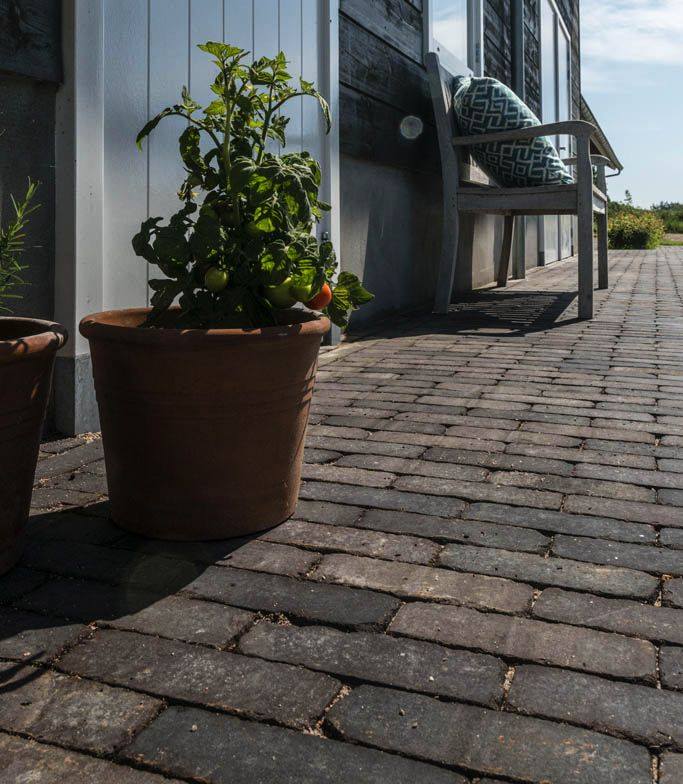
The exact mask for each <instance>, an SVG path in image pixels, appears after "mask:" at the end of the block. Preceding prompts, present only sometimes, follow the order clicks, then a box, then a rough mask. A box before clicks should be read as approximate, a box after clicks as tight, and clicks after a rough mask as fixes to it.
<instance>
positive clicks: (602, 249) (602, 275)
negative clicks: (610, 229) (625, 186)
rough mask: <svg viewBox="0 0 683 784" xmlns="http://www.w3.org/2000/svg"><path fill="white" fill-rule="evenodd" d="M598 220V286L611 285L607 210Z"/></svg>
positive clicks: (603, 287)
mask: <svg viewBox="0 0 683 784" xmlns="http://www.w3.org/2000/svg"><path fill="white" fill-rule="evenodd" d="M597 221H598V288H599V289H606V288H607V287H608V286H609V266H608V254H607V212H605V214H604V215H598V216H597Z"/></svg>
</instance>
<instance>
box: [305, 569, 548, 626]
mask: <svg viewBox="0 0 683 784" xmlns="http://www.w3.org/2000/svg"><path fill="white" fill-rule="evenodd" d="M312 577H313V578H314V579H316V580H320V581H323V582H325V583H330V582H333V583H340V584H342V585H350V586H353V587H356V588H369V589H371V590H377V591H385V592H386V593H393V594H396V595H397V596H401V597H406V598H412V599H430V600H432V601H444V602H455V603H456V604H463V605H466V606H470V607H479V608H482V609H491V610H501V611H503V612H512V613H516V612H525V611H527V610H528V609H529V607H530V604H531V598H532V595H533V591H532V589H531V587H530V586H528V585H523V584H521V583H516V582H511V581H510V580H503V579H501V578H498V577H486V576H483V575H475V574H460V573H457V572H450V571H448V570H446V569H435V568H433V567H429V566H419V565H417V564H405V563H392V562H390V561H378V560H375V559H372V558H360V557H357V556H352V555H336V554H335V555H326V556H325V557H324V558H323V560H322V561H321V563H320V565H319V566H318V568H317V569H316V571H315V572H314V574H313V575H312Z"/></svg>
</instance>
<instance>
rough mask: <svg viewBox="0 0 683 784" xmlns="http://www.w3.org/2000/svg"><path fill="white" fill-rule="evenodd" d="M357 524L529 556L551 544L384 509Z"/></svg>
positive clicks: (520, 531)
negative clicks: (530, 553) (524, 553)
mask: <svg viewBox="0 0 683 784" xmlns="http://www.w3.org/2000/svg"><path fill="white" fill-rule="evenodd" d="M356 525H357V526H358V527H359V528H370V529H372V530H374V531H390V532H393V533H397V534H398V533H400V534H415V535H417V536H424V537H427V538H429V539H435V540H437V541H444V542H463V543H473V544H478V545H483V546H486V547H501V548H503V549H505V550H523V551H526V552H532V553H541V552H545V551H546V550H547V549H548V547H549V545H550V539H549V538H548V537H547V536H544V535H543V534H541V533H539V532H538V531H533V530H530V529H525V528H515V527H514V526H507V525H492V524H489V523H479V522H475V521H470V520H445V519H444V518H442V517H431V516H429V515H420V514H413V513H411V512H389V511H386V510H384V509H368V510H367V511H366V512H365V514H364V515H363V516H362V517H361V518H360V519H359V520H358V521H357V522H356Z"/></svg>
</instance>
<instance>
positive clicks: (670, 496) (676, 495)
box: [657, 490, 683, 527]
mask: <svg viewBox="0 0 683 784" xmlns="http://www.w3.org/2000/svg"><path fill="white" fill-rule="evenodd" d="M657 500H658V501H659V503H660V504H669V505H670V506H679V507H680V506H683V490H660V491H659V492H658V493H657ZM674 511H675V510H674ZM678 512H679V514H680V513H681V510H680V509H679V510H678ZM681 527H683V524H681Z"/></svg>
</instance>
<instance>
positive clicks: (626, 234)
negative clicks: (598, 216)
mask: <svg viewBox="0 0 683 784" xmlns="http://www.w3.org/2000/svg"><path fill="white" fill-rule="evenodd" d="M608 234H609V246H610V248H614V249H619V250H625V249H631V250H633V249H635V250H645V249H648V250H649V249H652V248H656V247H657V246H658V245H660V244H661V242H662V240H663V239H664V222H663V221H662V220H661V218H658V217H657V216H656V215H655V214H654V213H653V212H645V211H643V212H637V213H630V212H618V213H617V214H616V215H612V216H611V217H610V219H609V227H608Z"/></svg>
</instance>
